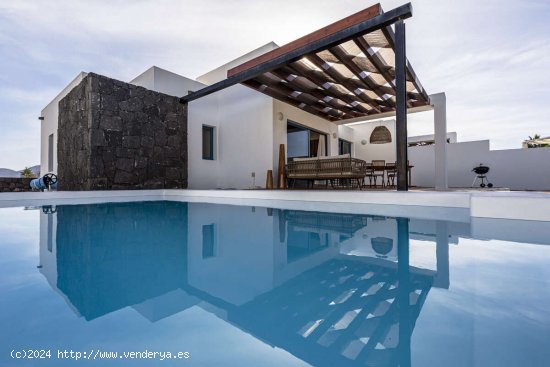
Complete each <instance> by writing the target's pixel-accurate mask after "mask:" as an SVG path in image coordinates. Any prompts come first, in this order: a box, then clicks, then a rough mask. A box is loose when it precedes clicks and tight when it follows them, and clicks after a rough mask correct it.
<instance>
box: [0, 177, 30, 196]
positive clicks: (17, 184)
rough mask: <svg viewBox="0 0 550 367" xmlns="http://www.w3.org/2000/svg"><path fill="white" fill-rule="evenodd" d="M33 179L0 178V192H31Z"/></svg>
mask: <svg viewBox="0 0 550 367" xmlns="http://www.w3.org/2000/svg"><path fill="white" fill-rule="evenodd" d="M31 180H32V178H23V177H21V178H18V177H0V192H20V191H31V187H30V186H29V184H30V183H31Z"/></svg>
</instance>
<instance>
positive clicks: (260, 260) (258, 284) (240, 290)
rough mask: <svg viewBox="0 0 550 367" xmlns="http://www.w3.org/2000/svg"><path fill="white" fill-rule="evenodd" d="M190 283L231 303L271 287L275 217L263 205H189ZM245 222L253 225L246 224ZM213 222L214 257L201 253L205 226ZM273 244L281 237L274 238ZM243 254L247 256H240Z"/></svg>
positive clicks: (249, 297) (246, 298)
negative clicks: (245, 225)
mask: <svg viewBox="0 0 550 367" xmlns="http://www.w3.org/2000/svg"><path fill="white" fill-rule="evenodd" d="M188 213H189V215H188V218H189V227H188V228H189V230H188V259H189V261H188V263H187V264H188V282H189V284H190V285H191V286H193V287H195V288H198V289H200V290H202V291H204V292H207V293H209V294H210V295H212V296H214V297H218V298H221V299H223V300H224V301H227V302H230V303H232V304H234V305H241V304H243V303H246V302H248V301H250V300H252V299H254V298H255V297H257V296H258V295H260V294H262V293H264V292H267V291H269V290H271V289H272V288H273V286H274V279H273V276H274V272H275V269H274V262H275V261H274V258H273V254H274V248H273V246H274V244H275V242H274V238H273V233H275V231H274V229H273V227H274V226H275V217H274V216H268V215H267V212H266V208H260V207H257V208H254V209H253V208H252V207H248V206H234V205H216V204H204V203H189V204H188ZM243 222H245V223H246V222H249V223H254V226H253V227H244V226H243V225H242V223H243ZM211 224H213V225H214V234H215V241H214V256H211V257H204V256H203V232H202V230H203V226H204V225H211ZM276 243H277V245H279V241H278V239H277V242H276ZM242 254H247V256H242Z"/></svg>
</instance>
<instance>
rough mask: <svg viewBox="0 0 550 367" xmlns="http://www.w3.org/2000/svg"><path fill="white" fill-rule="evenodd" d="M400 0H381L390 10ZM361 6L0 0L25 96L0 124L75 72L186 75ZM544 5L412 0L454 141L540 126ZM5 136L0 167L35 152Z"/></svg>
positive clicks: (6, 65) (414, 32)
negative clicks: (155, 70) (24, 151)
mask: <svg viewBox="0 0 550 367" xmlns="http://www.w3.org/2000/svg"><path fill="white" fill-rule="evenodd" d="M402 3H403V2H402V1H400V0H390V1H383V2H382V5H383V7H384V8H385V9H386V10H388V9H391V8H393V7H396V6H399V5H402ZM365 6H366V5H365V4H364V3H361V2H356V1H352V0H342V1H338V2H334V1H314V0H304V1H300V2H296V1H290V0H280V1H261V2H259V1H252V0H241V1H179V0H159V1H154V2H153V1H144V0H138V1H122V0H109V1H104V0H99V1H93V2H90V1H69V0H59V1H55V2H51V1H44V0H35V1H24V0H22V1H11V2H1V3H0V52H1V54H2V58H0V68H1V69H2V70H3V73H2V74H0V83H1V85H2V88H3V90H11V92H6V93H11V94H12V95H13V93H19V94H20V96H21V97H26V98H20V99H19V100H20V101H27V102H28V104H26V105H25V104H23V105H21V103H17V104H13V103H12V101H7V100H1V101H0V127H1V128H2V129H3V130H5V129H7V128H9V129H16V130H23V129H25V131H26V133H23V134H22V135H29V136H31V135H32V134H33V133H34V132H30V131H29V130H28V129H29V128H31V127H30V126H29V125H26V124H25V123H23V120H22V119H24V118H27V117H28V116H37V115H38V113H39V111H40V110H41V108H42V107H43V106H44V105H45V104H46V103H47V100H51V99H53V97H54V96H55V95H56V94H57V92H58V91H60V90H61V89H63V87H64V86H65V85H66V84H67V83H68V82H69V81H70V80H72V79H73V78H74V77H75V76H76V75H77V74H78V73H79V72H80V71H94V72H98V73H101V74H105V75H108V76H111V77H113V78H117V79H121V80H130V79H132V78H133V77H135V76H136V75H138V74H140V73H141V72H142V71H144V70H145V69H147V68H148V67H150V66H151V65H158V66H160V67H164V68H167V69H169V70H172V71H174V72H177V73H180V74H183V75H186V76H189V77H196V76H198V75H201V74H203V73H205V72H207V71H209V70H211V69H213V68H215V67H217V66H219V65H221V64H223V63H225V62H227V61H230V60H232V59H234V58H236V57H238V56H239V55H242V54H243V53H245V52H248V51H250V50H251V49H254V48H256V47H258V46H260V45H262V44H265V43H267V42H269V41H275V42H277V43H278V44H284V43H286V42H289V41H291V40H293V39H296V38H298V37H300V36H302V35H304V34H307V33H309V32H311V31H314V30H316V29H318V28H320V27H322V26H324V25H326V24H329V23H331V22H334V21H336V20H338V19H340V18H342V17H345V16H347V15H349V14H352V13H354V12H356V11H359V10H361V9H362V8H363V7H365ZM549 12H550V5H549V4H548V3H547V2H545V1H542V0H540V1H537V0H526V1H522V2H521V3H518V4H515V6H514V7H509V6H503V5H502V2H500V1H496V0H486V1H483V2H480V1H474V0H464V1H461V2H451V1H436V0H418V1H415V2H414V3H413V18H411V19H410V20H408V21H407V46H408V50H407V51H408V56H409V59H410V60H411V62H412V64H413V66H414V68H415V70H416V72H417V74H418V75H419V77H420V80H421V81H422V83H423V85H424V87H425V88H426V89H427V90H428V92H431V93H436V92H440V91H445V92H446V93H447V103H448V126H449V130H455V131H458V133H459V139H460V140H465V139H485V138H494V144H493V147H498V148H505V147H508V148H511V147H519V144H520V143H521V141H522V140H523V138H524V136H526V135H530V134H531V135H532V134H534V133H540V134H542V135H549V134H550V131H548V127H547V126H548V121H547V120H548V116H549V112H550V110H549V108H550V107H548V106H549V105H550V103H548V102H549V101H548V97H547V96H548V91H549V90H548V89H549V87H548V86H549V85H550V74H549V73H547V72H546V70H548V69H549V67H550V65H549V62H550V60H549V57H548V55H549V54H550V49H549V47H550V46H549V45H548V43H547V40H546V39H545V36H546V35H547V34H550V25H549V24H550V23H548V22H546V19H545V17H544V14H548V13H549ZM2 93H4V92H2ZM37 93H38V94H40V95H42V93H43V95H44V98H45V99H46V101H45V102H44V103H43V104H42V105H41V106H36V105H35V104H34V102H37V103H38V101H42V96H36V94H37ZM46 97H47V98H46ZM2 98H3V99H4V96H2ZM429 116H430V114H425V115H424V117H422V116H420V117H419V116H415V117H411V121H414V122H415V126H413V127H411V131H418V133H431V132H432V129H433V127H432V122H431V121H430V117H429ZM8 117H9V119H10V123H11V124H10V125H9V126H8V125H6V123H5V121H6V120H8ZM13 119H15V120H13ZM480 127H482V128H480ZM36 128H37V126H36V125H33V126H32V129H36ZM3 135H4V134H3ZM33 143H34V144H36V145H39V141H38V140H36V141H34V142H33ZM15 145H17V144H16V143H15V142H13V141H10V140H7V137H6V136H5V135H4V136H1V137H0V166H19V165H21V163H22V162H23V161H25V162H27V161H29V160H31V161H32V160H34V161H37V160H38V151H37V150H35V151H33V152H34V153H32V154H34V155H33V157H30V156H27V157H24V158H23V157H22V156H19V155H17V156H15V155H13V154H11V153H9V154H8V152H10V151H11V150H12V149H14V147H15Z"/></svg>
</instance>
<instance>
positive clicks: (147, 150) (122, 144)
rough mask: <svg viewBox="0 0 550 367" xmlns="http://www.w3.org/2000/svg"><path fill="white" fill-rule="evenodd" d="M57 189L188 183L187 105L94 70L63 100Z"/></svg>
mask: <svg viewBox="0 0 550 367" xmlns="http://www.w3.org/2000/svg"><path fill="white" fill-rule="evenodd" d="M57 157H58V177H59V183H58V190H64V191H78V190H117V189H126V190H129V189H164V188H165V189H180V188H187V106H186V105H182V104H180V103H179V101H178V98H177V97H174V96H168V95H166V94H162V93H158V92H155V91H151V90H148V89H145V88H143V87H138V86H135V85H132V84H128V83H124V82H121V81H118V80H114V79H110V78H107V77H104V76H101V75H97V74H93V73H90V74H88V75H87V76H86V77H85V78H84V79H83V80H82V82H81V83H80V84H79V85H77V86H76V87H75V88H74V89H73V90H72V91H71V92H69V94H68V95H67V96H65V98H63V99H62V100H61V101H60V102H59V126H58V145H57Z"/></svg>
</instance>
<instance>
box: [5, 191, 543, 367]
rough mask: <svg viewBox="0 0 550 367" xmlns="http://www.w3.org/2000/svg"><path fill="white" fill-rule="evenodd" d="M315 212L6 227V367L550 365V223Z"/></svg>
mask: <svg viewBox="0 0 550 367" xmlns="http://www.w3.org/2000/svg"><path fill="white" fill-rule="evenodd" d="M303 207H306V205H304V206H303ZM307 208H308V209H309V210H310V211H304V210H300V205H297V204H296V203H295V204H294V205H293V207H292V208H280V207H279V208H268V207H263V206H238V205H226V204H214V203H201V202H171V201H149V202H131V203H124V202H121V203H98V204H85V205H48V206H41V207H26V208H23V207H14V208H2V209H0V238H1V241H0V279H1V281H0V310H1V311H2V312H1V313H0V325H1V328H0V366H4V365H5V366H78V365H90V366H94V365H97V366H103V365H109V366H110V365H120V366H134V365H135V366H156V365H159V366H185V365H189V366H221V365H223V366H307V365H315V366H365V365H367V366H368V365H377V366H378V365H379V366H398V365H401V366H422V367H425V366H443V365H444V366H461V367H462V366H499V367H502V366H547V365H548V362H547V361H549V360H550V349H549V348H548V340H550V307H548V306H549V305H550V266H548V264H549V261H550V245H549V244H550V239H549V238H548V235H547V234H548V233H549V232H547V230H548V225H549V224H548V223H547V222H546V223H544V222H534V221H511V220H496V219H472V218H469V217H465V216H460V215H458V216H451V217H450V218H445V220H443V219H440V220H434V218H431V219H426V218H418V217H413V218H395V217H390V216H386V215H380V213H376V215H374V214H369V213H364V212H363V213H361V214H352V213H331V212H322V211H311V209H312V207H311V205H309V206H307ZM436 217H437V216H436ZM441 218H444V216H442V217H441ZM115 353H116V354H115ZM168 353H169V354H168ZM30 357H33V358H30ZM88 359H91V360H93V362H92V361H88Z"/></svg>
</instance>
